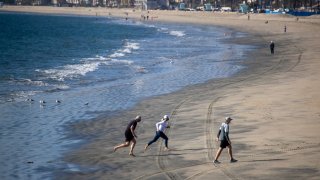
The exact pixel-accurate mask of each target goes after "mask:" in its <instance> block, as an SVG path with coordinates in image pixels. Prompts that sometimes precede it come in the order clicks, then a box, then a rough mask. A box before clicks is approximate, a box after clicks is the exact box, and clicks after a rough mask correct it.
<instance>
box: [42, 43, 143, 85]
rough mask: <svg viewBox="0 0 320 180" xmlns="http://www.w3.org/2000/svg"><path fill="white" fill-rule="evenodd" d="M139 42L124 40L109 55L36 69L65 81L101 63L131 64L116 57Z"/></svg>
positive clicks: (131, 62)
mask: <svg viewBox="0 0 320 180" xmlns="http://www.w3.org/2000/svg"><path fill="white" fill-rule="evenodd" d="M139 48H140V46H139V43H135V42H126V43H124V45H123V46H122V47H121V48H120V49H118V50H116V51H115V52H114V53H112V54H111V55H109V56H101V55H96V56H95V57H90V58H83V59H81V60H80V63H79V64H71V65H65V66H62V67H58V68H53V69H47V70H39V69H38V70H36V71H37V72H40V73H44V74H45V75H46V76H47V78H48V79H53V80H56V81H65V79H73V78H77V77H79V76H85V75H86V74H87V73H89V72H93V71H96V70H97V69H98V68H99V66H101V65H112V63H115V64H125V65H130V64H133V61H129V60H119V59H116V58H120V57H124V56H126V54H130V53H132V51H133V50H137V49H139Z"/></svg>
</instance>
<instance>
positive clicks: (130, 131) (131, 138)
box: [113, 116, 141, 156]
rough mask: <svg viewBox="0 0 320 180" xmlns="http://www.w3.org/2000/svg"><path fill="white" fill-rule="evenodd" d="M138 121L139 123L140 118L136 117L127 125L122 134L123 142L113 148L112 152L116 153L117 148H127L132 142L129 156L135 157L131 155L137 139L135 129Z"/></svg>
mask: <svg viewBox="0 0 320 180" xmlns="http://www.w3.org/2000/svg"><path fill="white" fill-rule="evenodd" d="M140 121H141V116H137V117H136V118H135V119H134V120H132V121H130V122H129V124H128V126H127V128H126V131H125V133H124V136H125V142H124V143H122V144H120V145H118V146H115V147H114V148H113V151H114V152H116V151H117V149H119V148H123V147H128V146H129V145H130V143H131V142H132V144H131V149H130V152H129V155H130V156H135V155H134V154H133V149H134V146H135V145H136V143H137V141H136V138H138V136H137V135H136V133H135V129H136V127H137V124H138V122H140Z"/></svg>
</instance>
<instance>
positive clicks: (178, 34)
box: [169, 31, 186, 37]
mask: <svg viewBox="0 0 320 180" xmlns="http://www.w3.org/2000/svg"><path fill="white" fill-rule="evenodd" d="M169 34H170V35H172V36H177V37H182V36H185V35H186V34H185V33H184V32H183V31H170V32H169Z"/></svg>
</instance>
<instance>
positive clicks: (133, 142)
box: [129, 138, 137, 156]
mask: <svg viewBox="0 0 320 180" xmlns="http://www.w3.org/2000/svg"><path fill="white" fill-rule="evenodd" d="M136 143H137V141H136V139H135V138H133V139H132V144H131V149H130V153H129V155H130V156H135V155H134V154H133V149H134V146H135V145H136Z"/></svg>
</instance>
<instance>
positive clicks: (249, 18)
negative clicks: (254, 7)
mask: <svg viewBox="0 0 320 180" xmlns="http://www.w3.org/2000/svg"><path fill="white" fill-rule="evenodd" d="M249 20H250V14H249V13H248V21H249Z"/></svg>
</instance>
